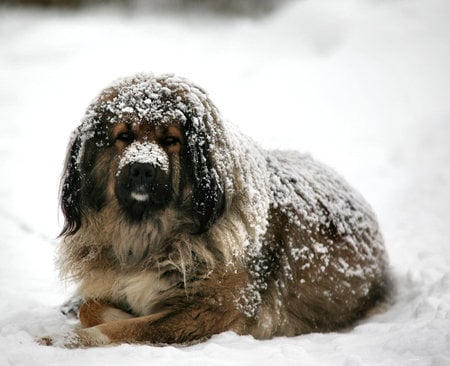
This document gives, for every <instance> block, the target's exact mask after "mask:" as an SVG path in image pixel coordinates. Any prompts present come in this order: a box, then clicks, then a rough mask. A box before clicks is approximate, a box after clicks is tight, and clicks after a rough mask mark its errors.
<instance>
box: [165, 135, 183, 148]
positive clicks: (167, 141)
mask: <svg viewBox="0 0 450 366" xmlns="http://www.w3.org/2000/svg"><path fill="white" fill-rule="evenodd" d="M179 142H180V140H179V139H178V138H176V137H173V136H167V137H164V138H163V139H162V140H161V145H162V146H164V147H166V146H172V145H175V144H178V143H179Z"/></svg>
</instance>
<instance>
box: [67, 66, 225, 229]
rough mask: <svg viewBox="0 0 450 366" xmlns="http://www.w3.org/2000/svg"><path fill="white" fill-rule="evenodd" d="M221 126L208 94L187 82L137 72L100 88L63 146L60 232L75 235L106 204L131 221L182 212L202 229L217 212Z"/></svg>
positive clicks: (221, 204) (219, 205)
mask: <svg viewBox="0 0 450 366" xmlns="http://www.w3.org/2000/svg"><path fill="white" fill-rule="evenodd" d="M211 121H213V123H211ZM211 124H213V125H211ZM214 124H216V125H214ZM221 128H222V127H221V125H220V121H219V118H218V114H217V111H216V109H215V107H214V105H213V104H212V103H211V101H210V100H209V98H208V97H207V95H206V94H205V93H204V92H203V91H202V90H201V89H199V88H198V87H196V86H194V85H192V84H191V83H190V82H188V81H187V80H184V79H179V78H175V77H173V76H170V75H168V76H167V75H166V76H160V77H155V76H153V75H136V76H134V77H132V78H127V79H122V80H120V81H118V82H116V83H115V84H113V85H112V86H111V87H109V88H107V89H105V90H104V91H103V92H102V93H101V94H100V95H99V97H97V98H96V99H95V100H94V101H93V103H92V104H91V106H90V107H89V108H88V110H87V112H86V115H85V118H84V120H83V122H82V124H81V125H80V126H79V127H78V128H77V130H76V131H75V132H74V134H73V138H72V141H71V143H70V146H69V150H68V154H67V158H66V165H65V172H64V175H63V179H62V185H61V207H62V211H63V213H64V216H65V219H66V221H65V226H64V228H63V231H62V234H63V235H71V234H74V233H75V232H77V231H78V230H79V229H80V227H81V226H82V224H83V218H84V216H85V215H87V214H88V213H89V214H92V213H93V212H94V213H95V212H100V211H101V210H103V209H104V208H105V207H116V208H117V210H119V211H120V214H121V215H123V217H124V218H125V219H126V220H127V221H128V222H129V223H130V224H135V223H141V222H143V221H145V220H152V219H155V218H156V217H157V216H158V215H162V214H163V212H164V210H166V209H168V208H171V209H176V210H182V211H183V212H184V214H185V216H191V217H192V223H193V224H195V226H196V230H195V231H196V232H197V233H202V232H204V231H206V230H208V228H209V227H210V226H211V225H212V224H213V223H214V222H215V221H216V220H217V218H218V217H219V216H220V215H221V214H222V212H223V210H224V192H223V185H222V182H221V181H220V177H219V174H218V173H217V170H216V168H215V166H214V162H213V159H212V152H211V150H212V148H213V145H214V141H212V140H211V136H213V135H214V133H215V131H216V130H220V129H221Z"/></svg>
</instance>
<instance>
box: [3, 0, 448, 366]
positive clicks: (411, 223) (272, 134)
mask: <svg viewBox="0 0 450 366" xmlns="http://www.w3.org/2000/svg"><path fill="white" fill-rule="evenodd" d="M449 17H450V2H448V1H447V0H408V1H407V0H392V1H387V0H339V1H338V0H328V1H326V0H310V1H293V2H287V3H286V5H285V6H282V7H280V8H278V9H277V11H276V12H274V13H271V14H268V15H266V16H263V17H254V18H252V17H237V16H229V17H221V16H219V15H217V14H211V13H209V14H200V13H197V12H191V13H189V14H187V13H168V12H164V13H159V14H158V13H155V12H154V11H152V9H151V8H145V9H142V8H139V9H138V10H135V11H129V10H128V11H125V12H124V11H121V10H117V9H108V10H105V9H103V10H100V9H90V10H83V11H81V12H55V11H41V10H38V9H34V10H32V9H29V10H17V9H11V8H5V7H1V6H0V126H1V133H0V171H1V172H2V173H1V178H0V232H1V235H0V289H1V292H0V296H1V297H0V365H1V366H3V365H62V364H63V365H65V366H69V365H82V364H96V365H143V364H158V365H178V364H180V365H181V364H183V365H189V364H195V365H200V364H205V365H251V364H255V365H348V366H354V365H450V242H449V241H450V239H449V238H450V210H449V208H450V68H449V67H450V22H449ZM137 71H153V72H156V73H160V72H174V73H177V74H179V75H183V76H186V77H188V78H190V79H192V80H194V81H195V82H197V83H198V84H200V85H202V86H203V87H204V88H205V89H206V90H208V91H209V92H210V94H211V96H212V98H213V100H214V101H215V102H216V104H217V105H218V106H219V108H220V109H221V111H222V113H223V114H224V115H225V116H227V117H228V119H230V120H231V121H233V122H234V123H235V124H237V125H239V127H240V128H241V129H242V130H243V131H245V132H246V133H248V134H250V135H251V136H253V137H254V138H255V139H256V140H257V141H260V142H261V143H262V144H263V145H264V146H266V147H276V148H290V149H298V150H302V151H309V152H311V153H312V154H313V155H315V156H316V157H318V158H319V159H321V160H322V161H324V162H326V163H328V164H329V165H331V166H333V167H334V168H335V169H337V170H338V171H340V172H341V173H342V174H343V175H344V176H345V177H346V178H347V179H348V180H349V181H350V182H351V183H352V184H353V185H354V186H356V187H357V188H358V189H359V190H360V191H361V192H362V193H363V194H364V195H365V196H366V198H367V199H368V200H369V201H370V202H371V203H372V205H373V207H374V209H375V211H376V212H377V213H378V216H379V219H380V222H381V225H382V228H383V231H384V235H385V239H386V245H387V247H388V251H389V253H390V258H391V263H392V268H393V273H394V276H395V279H396V282H397V285H398V294H397V297H396V302H395V304H394V305H393V306H392V307H391V308H390V309H388V310H387V311H386V312H385V313H383V314H380V315H377V316H374V317H372V318H370V319H368V320H367V321H365V322H363V323H361V324H360V325H358V326H356V327H355V328H354V329H352V330H349V331H347V332H343V333H333V334H312V335H306V336H300V337H295V338H277V339H274V340H271V341H264V342H262V341H255V340H254V339H252V338H250V337H238V336H236V335H235V334H232V333H225V334H222V335H219V336H216V337H214V338H213V339H211V340H210V341H208V342H206V343H202V344H199V345H196V346H192V347H185V348H180V347H164V348H157V347H149V346H131V345H122V346H119V347H112V348H100V349H88V350H66V349H59V348H53V347H43V346H39V345H37V344H36V343H35V342H34V339H35V337H38V336H42V335H47V334H54V333H58V332H64V331H67V330H69V329H70V328H71V327H73V324H72V323H70V322H69V321H67V320H66V319H65V318H64V317H62V316H61V315H60V314H59V311H58V306H59V304H60V303H61V302H62V301H63V300H64V299H65V298H66V297H68V296H69V294H70V286H65V285H63V284H61V283H60V282H59V281H58V278H57V274H56V272H55V270H54V265H53V258H54V251H55V248H56V246H57V241H56V240H55V239H54V238H55V237H56V236H57V234H58V231H59V230H60V228H61V221H62V220H61V217H60V215H59V214H58V206H57V193H58V180H59V175H60V172H61V169H62V163H63V159H64V154H65V148H66V144H67V141H68V137H69V134H70V132H71V130H72V129H73V128H74V127H75V126H76V125H77V123H78V122H79V119H80V118H81V116H82V114H83V111H84V109H85V107H86V106H87V104H88V103H89V101H90V100H91V99H92V98H93V97H94V96H95V95H96V93H97V92H98V91H99V90H100V89H101V88H102V87H104V86H105V85H107V84H109V83H110V82H111V81H112V80H114V79H115V78H117V77H119V76H125V75H128V74H132V73H135V72H137Z"/></svg>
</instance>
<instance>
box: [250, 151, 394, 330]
mask: <svg viewBox="0 0 450 366" xmlns="http://www.w3.org/2000/svg"><path fill="white" fill-rule="evenodd" d="M267 161H268V166H269V169H270V171H271V173H270V174H271V178H270V184H271V192H272V194H273V202H272V204H271V209H270V219H269V223H270V224H269V228H268V231H267V235H266V238H265V242H264V246H263V256H264V258H265V260H264V261H265V263H266V265H265V266H264V265H261V264H258V268H259V271H254V273H253V276H255V277H256V278H258V277H261V276H263V277H264V281H262V280H260V281H261V282H265V285H264V286H265V287H266V289H264V291H263V296H262V301H261V304H262V306H261V309H260V311H259V312H258V315H257V316H256V320H255V325H254V327H255V328H254V332H253V333H254V335H255V336H257V337H259V338H265V337H270V336H273V335H289V334H290V335H295V334H302V333H308V332H313V331H331V330H337V329H339V328H342V327H345V326H347V325H349V324H350V323H351V322H352V321H354V320H356V319H359V318H361V316H363V315H364V313H365V312H366V311H367V310H368V309H370V308H372V307H373V306H374V305H375V304H376V303H377V302H379V301H380V300H381V299H383V297H384V295H385V292H386V286H387V274H386V272H387V259H386V254H385V251H384V245H383V239H382V237H381V234H380V232H379V229H378V224H377V221H376V218H375V216H374V214H373V212H372V210H371V209H370V207H369V206H368V205H367V203H366V202H365V201H364V200H363V199H362V197H361V196H360V195H359V194H358V193H357V192H355V191H354V190H353V189H352V188H350V187H349V185H348V184H347V183H346V182H345V181H344V180H343V179H342V178H341V177H339V176H338V175H337V174H336V173H335V172H334V171H332V170H331V169H329V168H328V167H326V166H324V165H323V164H320V163H318V162H316V161H314V160H313V159H312V158H310V157H309V156H307V155H301V154H299V153H296V152H285V151H284V152H283V151H280V152H273V151H272V152H270V153H269V155H268V158H267ZM261 268H264V270H262V271H261Z"/></svg>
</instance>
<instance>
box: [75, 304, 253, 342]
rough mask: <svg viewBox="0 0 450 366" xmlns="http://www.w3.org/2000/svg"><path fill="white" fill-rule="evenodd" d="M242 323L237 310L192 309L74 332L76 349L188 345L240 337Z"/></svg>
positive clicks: (119, 321)
mask: <svg viewBox="0 0 450 366" xmlns="http://www.w3.org/2000/svg"><path fill="white" fill-rule="evenodd" d="M244 323H245V321H244V320H243V317H242V315H241V313H239V312H238V311H227V312H225V311H220V310H218V309H210V308H202V307H199V306H195V307H191V308H185V309H181V310H178V311H176V312H170V313H169V312H161V313H158V314H153V315H148V316H143V317H138V318H132V319H125V320H116V321H111V322H105V323H102V324H99V325H97V326H94V327H91V328H85V329H80V330H79V331H78V332H77V335H78V339H77V343H78V344H77V345H76V346H100V345H106V344H119V343H151V344H171V343H190V342H195V341H199V340H203V339H205V338H209V337H211V336H212V335H214V334H218V333H221V332H224V331H227V330H232V331H235V332H237V333H241V334H242V333H243V332H244V329H245V324H244ZM68 346H70V345H68Z"/></svg>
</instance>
